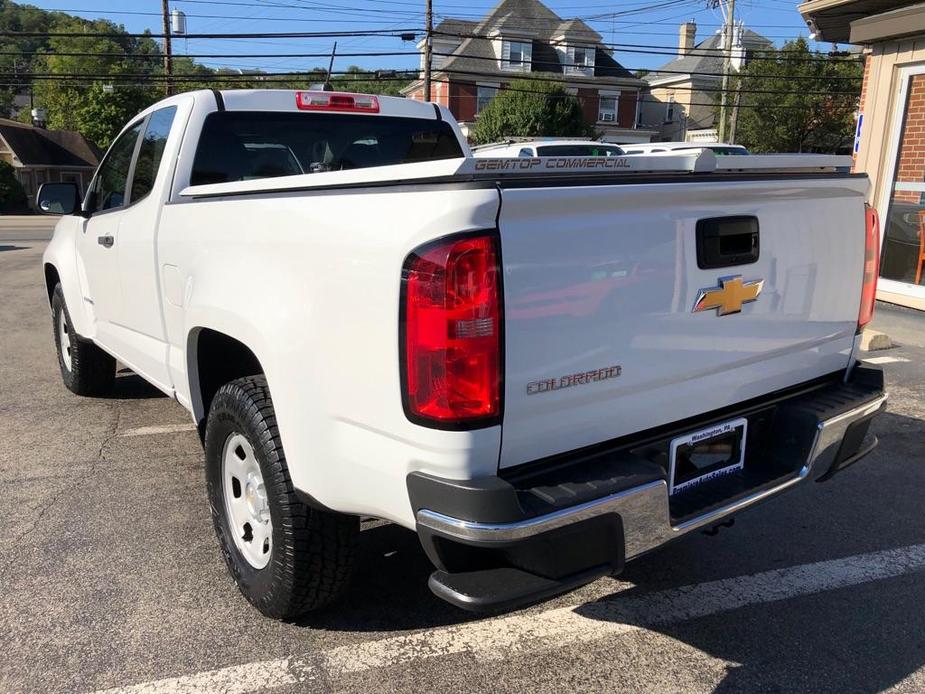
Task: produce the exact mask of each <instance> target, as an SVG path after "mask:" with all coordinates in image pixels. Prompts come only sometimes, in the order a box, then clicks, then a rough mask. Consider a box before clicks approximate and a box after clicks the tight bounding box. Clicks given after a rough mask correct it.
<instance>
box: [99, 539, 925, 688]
mask: <svg viewBox="0 0 925 694" xmlns="http://www.w3.org/2000/svg"><path fill="white" fill-rule="evenodd" d="M922 570H925V544H918V545H909V546H906V547H899V548H896V549H889V550H883V551H880V552H871V553H867V554H858V555H854V556H850V557H844V558H840V559H831V560H827V561H820V562H814V563H811V564H801V565H798V566H791V567H787V568H784V569H774V570H771V571H764V572H761V573H755V574H749V575H745V576H736V577H732V578H725V579H721V580H717V581H710V582H707V583H699V584H694V585H689V586H683V587H679V588H671V589H668V590H663V591H658V592H652V593H645V592H639V591H638V589H636V588H630V589H628V590H624V591H622V592H621V594H620V595H619V596H617V597H615V598H610V599H604V600H600V601H597V602H591V603H586V604H583V605H572V606H569V607H561V608H555V609H551V610H547V611H545V612H540V613H536V612H523V613H517V614H513V615H509V616H506V617H497V618H494V619H484V620H480V621H476V622H467V623H464V624H459V625H455V626H448V627H440V628H436V629H430V630H427V631H422V632H417V633H413V634H408V635H403V636H396V637H388V638H384V639H379V640H374V641H368V642H365V643H360V644H353V645H348V646H340V647H337V648H332V649H330V650H328V651H324V652H321V653H317V654H311V655H309V654H306V655H304V656H299V655H297V656H290V657H285V658H278V659H274V660H264V661H256V662H252V663H245V664H242V665H232V666H230V667H225V668H220V669H217V670H209V671H206V672H199V673H195V674H191V675H184V676H181V677H171V678H166V679H160V680H154V681H150V682H143V683H140V684H134V685H129V686H125V687H117V688H115V689H108V690H103V691H105V694H185V693H186V692H201V691H222V692H229V693H244V692H251V691H261V690H268V689H274V688H277V687H281V686H286V685H294V684H299V683H309V682H311V681H312V680H313V679H315V678H318V677H322V676H324V677H325V678H331V677H338V676H342V675H346V674H349V673H356V672H363V671H368V670H375V669H380V668H385V667H392V666H396V665H408V664H411V663H413V662H418V661H421V660H423V659H427V658H434V657H439V656H445V655H453V654H460V653H466V654H469V655H471V656H473V657H475V658H479V659H483V660H493V659H497V658H504V657H509V656H511V655H513V654H516V653H519V652H536V651H539V650H555V649H558V648H563V647H565V646H570V645H574V644H575V643H578V642H582V641H585V642H586V641H594V640H598V639H601V638H605V637H613V636H619V635H621V634H626V633H629V632H632V631H636V630H640V629H646V628H653V627H658V626H660V625H667V624H674V623H677V622H682V621H685V620H689V619H696V618H700V617H707V616H710V615H715V614H719V613H722V612H727V611H730V610H735V609H738V608H743V607H749V606H752V605H761V604H766V603H772V602H777V601H780V600H788V599H791V598H797V597H801V596H807V595H813V594H816V593H822V592H825V591H829V590H836V589H839V588H846V587H849V586H856V585H860V584H863V583H870V582H872V581H880V580H884V579H887V578H894V577H897V576H902V575H905V574H909V573H912V572H916V571H922ZM447 609H450V608H447ZM97 694H101V693H100V692H98V693H97Z"/></svg>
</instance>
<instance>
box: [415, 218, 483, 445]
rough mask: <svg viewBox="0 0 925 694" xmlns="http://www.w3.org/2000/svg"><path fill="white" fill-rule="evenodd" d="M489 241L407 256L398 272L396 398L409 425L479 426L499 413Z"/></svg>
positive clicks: (470, 240) (470, 239) (458, 242)
mask: <svg viewBox="0 0 925 694" xmlns="http://www.w3.org/2000/svg"><path fill="white" fill-rule="evenodd" d="M498 258H499V255H498V249H497V243H496V240H495V236H494V235H478V236H465V237H462V238H459V237H457V238H456V239H455V240H454V239H450V240H444V241H439V242H437V243H435V244H431V245H427V246H424V247H422V248H419V249H417V250H416V251H414V252H413V253H411V254H410V255H409V256H408V258H407V260H405V266H404V268H403V271H402V282H403V285H404V286H403V298H402V309H401V323H402V324H401V331H402V336H401V338H402V345H403V353H402V355H401V359H402V360H403V363H402V367H403V370H402V371H403V373H402V377H403V383H402V387H403V391H404V392H403V396H404V403H405V412H406V413H407V415H408V416H409V418H410V419H412V421H416V422H418V423H421V424H429V425H431V426H438V427H440V426H446V427H461V426H465V425H467V424H468V425H472V426H477V425H485V424H489V423H492V422H491V420H496V418H497V417H498V416H499V415H500V412H501V287H500V270H499V264H498Z"/></svg>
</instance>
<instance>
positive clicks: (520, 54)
mask: <svg viewBox="0 0 925 694" xmlns="http://www.w3.org/2000/svg"><path fill="white" fill-rule="evenodd" d="M502 50H503V54H502V59H501V65H502V67H503V68H504V69H505V70H511V71H512V72H530V65H531V64H532V62H533V44H531V43H529V42H527V41H505V42H504V46H503V49H502Z"/></svg>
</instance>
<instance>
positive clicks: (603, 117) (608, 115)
mask: <svg viewBox="0 0 925 694" xmlns="http://www.w3.org/2000/svg"><path fill="white" fill-rule="evenodd" d="M600 120H601V121H602V122H611V121H613V120H615V118H614V114H612V113H602V114H601V117H600Z"/></svg>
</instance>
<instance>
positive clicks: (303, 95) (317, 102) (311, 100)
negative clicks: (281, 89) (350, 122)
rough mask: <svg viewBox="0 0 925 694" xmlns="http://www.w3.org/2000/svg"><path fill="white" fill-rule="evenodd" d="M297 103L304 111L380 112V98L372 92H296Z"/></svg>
mask: <svg viewBox="0 0 925 694" xmlns="http://www.w3.org/2000/svg"><path fill="white" fill-rule="evenodd" d="M295 105H296V107H297V108H299V109H301V110H303V111H359V112H360V113H379V99H377V98H376V97H374V96H372V95H370V94H344V93H343V92H296V94H295Z"/></svg>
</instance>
